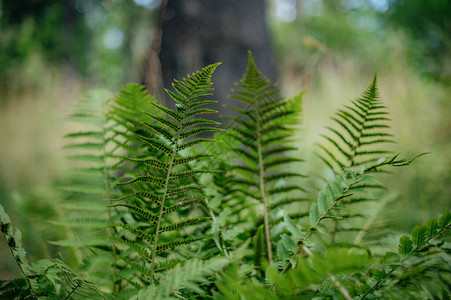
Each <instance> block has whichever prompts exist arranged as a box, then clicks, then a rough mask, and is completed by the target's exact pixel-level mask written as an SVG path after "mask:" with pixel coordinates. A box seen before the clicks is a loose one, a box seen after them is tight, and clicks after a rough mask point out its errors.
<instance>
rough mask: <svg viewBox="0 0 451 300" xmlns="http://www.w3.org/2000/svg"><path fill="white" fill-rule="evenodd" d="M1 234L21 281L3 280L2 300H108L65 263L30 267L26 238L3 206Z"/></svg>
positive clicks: (0, 283) (0, 208) (47, 262)
mask: <svg viewBox="0 0 451 300" xmlns="http://www.w3.org/2000/svg"><path fill="white" fill-rule="evenodd" d="M0 226H1V233H2V236H3V238H4V240H5V241H6V243H7V247H8V248H9V250H10V252H11V255H12V256H13V257H14V260H15V261H16V264H17V266H18V268H19V269H20V272H21V275H22V277H21V278H17V279H13V280H0V297H1V298H2V299H39V298H44V297H57V298H58V299H69V298H70V299H86V298H104V297H103V295H102V294H101V293H100V292H99V291H98V290H97V288H96V287H95V286H94V284H93V283H92V282H90V281H87V280H85V279H83V278H81V277H79V276H77V275H76V274H75V273H74V271H72V270H71V269H70V268H69V267H68V266H67V265H66V264H65V263H63V262H62V261H60V260H58V259H54V260H46V259H45V260H40V261H38V262H36V263H34V264H31V265H30V264H29V263H28V261H27V257H26V252H25V249H24V248H23V247H22V234H21V232H20V231H19V230H15V231H14V228H13V226H12V224H11V221H10V219H9V216H8V215H7V214H6V212H5V210H4V209H3V206H2V205H0Z"/></svg>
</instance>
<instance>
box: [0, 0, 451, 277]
mask: <svg viewBox="0 0 451 300" xmlns="http://www.w3.org/2000/svg"><path fill="white" fill-rule="evenodd" d="M450 33H451V2H450V1H449V0H409V1H407V0H404V1H403V0H336V1H331V0H267V1H263V0H247V1H241V0H221V1H208V0H185V1H182V0H169V1H164V0H163V2H161V1H160V0H133V1H132V0H104V1H100V0H0V141H1V142H0V203H1V204H2V205H4V206H5V208H6V210H7V212H8V213H9V214H10V215H11V217H12V219H13V222H14V223H15V225H16V226H17V227H18V228H21V229H22V231H23V232H24V243H25V248H26V249H28V250H29V254H30V257H31V259H32V260H35V259H37V258H41V257H44V256H45V257H49V256H53V257H54V256H56V255H57V253H56V251H57V249H56V248H53V247H52V246H51V245H49V244H48V243H47V242H46V241H47V240H56V239H58V238H59V234H60V233H59V232H58V230H57V229H55V228H54V227H52V226H51V224H50V223H49V222H48V220H50V219H55V218H64V216H63V215H62V212H61V210H60V209H59V207H58V203H59V201H61V199H62V196H61V194H60V192H58V189H56V188H55V186H56V185H58V181H59V180H60V178H61V176H62V173H63V171H62V170H64V168H65V164H66V162H65V160H64V152H63V151H61V148H62V146H63V145H64V138H63V137H64V135H65V133H67V132H68V130H70V127H69V125H68V123H67V122H66V117H67V115H68V114H69V112H70V111H71V108H72V107H73V105H74V104H75V103H76V101H77V99H80V97H82V96H83V95H84V94H86V92H87V91H88V90H90V89H106V90H109V91H111V92H113V93H116V92H117V90H118V89H119V88H120V87H121V86H122V85H123V84H125V83H128V82H138V83H143V84H146V86H147V87H148V89H149V90H150V91H151V92H152V93H153V94H155V95H157V96H158V97H159V99H160V101H162V102H164V101H165V100H164V98H163V97H164V96H162V87H163V86H168V83H169V82H170V81H171V80H172V78H180V77H181V76H184V75H185V74H186V73H191V72H193V71H195V70H197V69H199V68H201V67H202V66H204V65H206V64H208V63H213V62H216V61H222V62H223V65H222V66H221V68H220V69H218V71H217V73H216V75H215V79H214V82H215V83H216V86H215V87H216V88H217V93H216V97H217V99H218V100H219V101H221V102H222V103H225V102H227V101H229V100H227V97H226V95H227V93H228V91H229V90H230V88H232V87H233V82H236V81H238V80H239V78H240V77H241V74H243V72H244V70H245V66H246V57H247V50H248V49H250V50H252V51H253V54H254V57H255V60H256V63H257V65H258V66H259V67H260V68H261V69H262V71H263V72H264V73H265V74H267V75H268V77H269V78H270V79H272V80H275V81H277V82H279V85H280V87H281V89H282V90H283V93H284V96H286V97H292V96H295V95H297V94H298V93H300V92H302V91H304V90H305V91H306V93H305V95H304V100H303V123H302V127H301V130H300V131H299V138H300V141H301V142H300V143H299V147H300V151H301V155H302V156H303V157H304V158H306V159H307V160H308V163H306V166H305V168H306V169H307V170H305V172H304V173H306V174H315V172H317V170H318V168H319V166H318V165H317V164H316V163H315V160H314V158H313V157H314V156H313V155H312V153H313V151H314V150H315V143H317V142H319V141H320V140H321V139H320V134H321V133H324V132H325V130H324V128H325V126H327V125H330V124H331V120H330V116H331V115H332V114H333V113H334V112H335V111H336V109H337V108H339V107H340V106H341V105H343V104H346V103H347V102H348V101H349V100H351V99H353V98H356V97H358V96H359V95H360V94H361V93H362V92H363V90H364V89H366V87H367V86H368V84H369V83H370V82H371V80H372V78H373V76H374V74H375V73H377V74H378V82H379V88H380V93H381V97H382V99H383V101H384V103H385V104H386V105H387V106H388V108H389V111H390V113H391V118H392V123H391V125H392V127H393V133H394V134H395V139H396V140H397V142H398V143H397V144H396V145H394V146H393V150H394V151H396V152H402V155H403V156H413V155H415V154H418V153H421V152H430V154H428V155H427V156H424V157H422V158H421V159H419V160H418V161H417V162H415V163H414V164H413V166H411V167H408V168H403V169H399V170H395V172H394V174H393V175H391V177H389V178H385V179H386V183H387V184H388V185H389V188H390V189H391V191H392V192H394V193H395V195H396V197H395V198H396V201H394V202H392V203H391V204H390V205H389V208H390V211H391V213H392V214H393V215H394V216H396V223H395V226H396V227H397V229H398V230H400V231H408V230H410V229H411V228H412V227H413V226H414V225H415V224H417V223H418V222H422V221H424V220H426V219H427V218H428V217H431V216H436V215H437V214H439V213H440V212H441V211H443V209H444V207H445V206H449V205H450V204H451V118H450V117H449V114H450V112H451V110H450V108H451V102H450V100H451V99H450V96H451V85H450V83H451V52H450V47H451V35H450ZM160 62H161V63H160ZM218 108H219V109H221V113H227V112H224V111H223V110H222V107H218ZM1 243H4V241H3V240H2V242H1ZM0 246H1V245H0ZM4 251H5V247H3V246H1V247H0V257H1V259H0V269H2V270H3V273H8V270H9V267H5V266H7V265H6V262H5V261H4V260H3V257H5V256H4V255H3V254H5V252H4ZM8 261H10V260H9V259H8ZM8 264H9V262H8ZM8 266H9V265H8ZM12 269H14V268H12ZM12 269H11V270H12ZM11 272H16V271H11ZM2 277H3V276H2Z"/></svg>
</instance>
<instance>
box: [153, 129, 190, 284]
mask: <svg viewBox="0 0 451 300" xmlns="http://www.w3.org/2000/svg"><path fill="white" fill-rule="evenodd" d="M181 128H182V124H181V123H179V130H178V131H180V130H181ZM174 144H175V147H174V151H173V152H172V157H171V161H170V162H169V165H168V173H167V175H166V181H165V184H164V192H163V197H162V199H161V204H160V212H159V214H158V221H157V229H156V231H155V238H154V241H153V251H152V262H151V265H150V284H152V283H153V277H154V273H155V258H156V257H157V243H158V236H159V233H160V226H161V218H162V216H163V210H164V202H165V200H166V195H167V192H168V186H169V178H170V177H171V172H172V167H173V166H174V160H175V157H176V155H177V151H178V135H177V136H176V137H175V143H174Z"/></svg>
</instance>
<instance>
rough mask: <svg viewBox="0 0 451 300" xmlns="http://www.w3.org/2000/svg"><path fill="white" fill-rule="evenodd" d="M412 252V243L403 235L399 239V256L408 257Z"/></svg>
mask: <svg viewBox="0 0 451 300" xmlns="http://www.w3.org/2000/svg"><path fill="white" fill-rule="evenodd" d="M412 250H413V245H412V241H411V240H410V238H409V237H408V236H407V235H403V236H402V237H401V238H400V239H399V246H398V252H399V254H401V255H409V254H410V253H411V252H412Z"/></svg>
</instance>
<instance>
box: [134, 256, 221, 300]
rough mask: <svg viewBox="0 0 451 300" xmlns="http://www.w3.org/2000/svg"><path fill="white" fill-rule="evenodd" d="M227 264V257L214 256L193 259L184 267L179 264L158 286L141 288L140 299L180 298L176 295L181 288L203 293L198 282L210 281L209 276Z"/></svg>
mask: <svg viewBox="0 0 451 300" xmlns="http://www.w3.org/2000/svg"><path fill="white" fill-rule="evenodd" d="M227 264H229V261H228V260H227V259H225V258H212V259H210V260H207V261H199V260H191V261H189V262H187V263H186V264H185V265H184V266H183V267H181V266H180V265H178V266H177V267H175V268H174V269H173V270H171V272H170V273H169V274H168V275H167V276H166V278H165V280H164V281H163V282H161V283H160V284H159V285H158V286H157V287H156V286H151V287H150V288H147V289H143V290H141V291H140V293H139V294H138V299H178V298H177V297H175V296H176V295H177V292H178V291H179V290H180V289H186V290H191V291H194V292H196V293H197V294H203V293H204V291H203V290H202V289H201V288H200V287H199V286H198V284H197V283H199V282H200V283H206V282H208V279H207V277H208V276H210V275H212V274H214V273H217V272H219V271H220V270H221V269H223V268H224V267H225V266H226V265H227Z"/></svg>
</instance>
